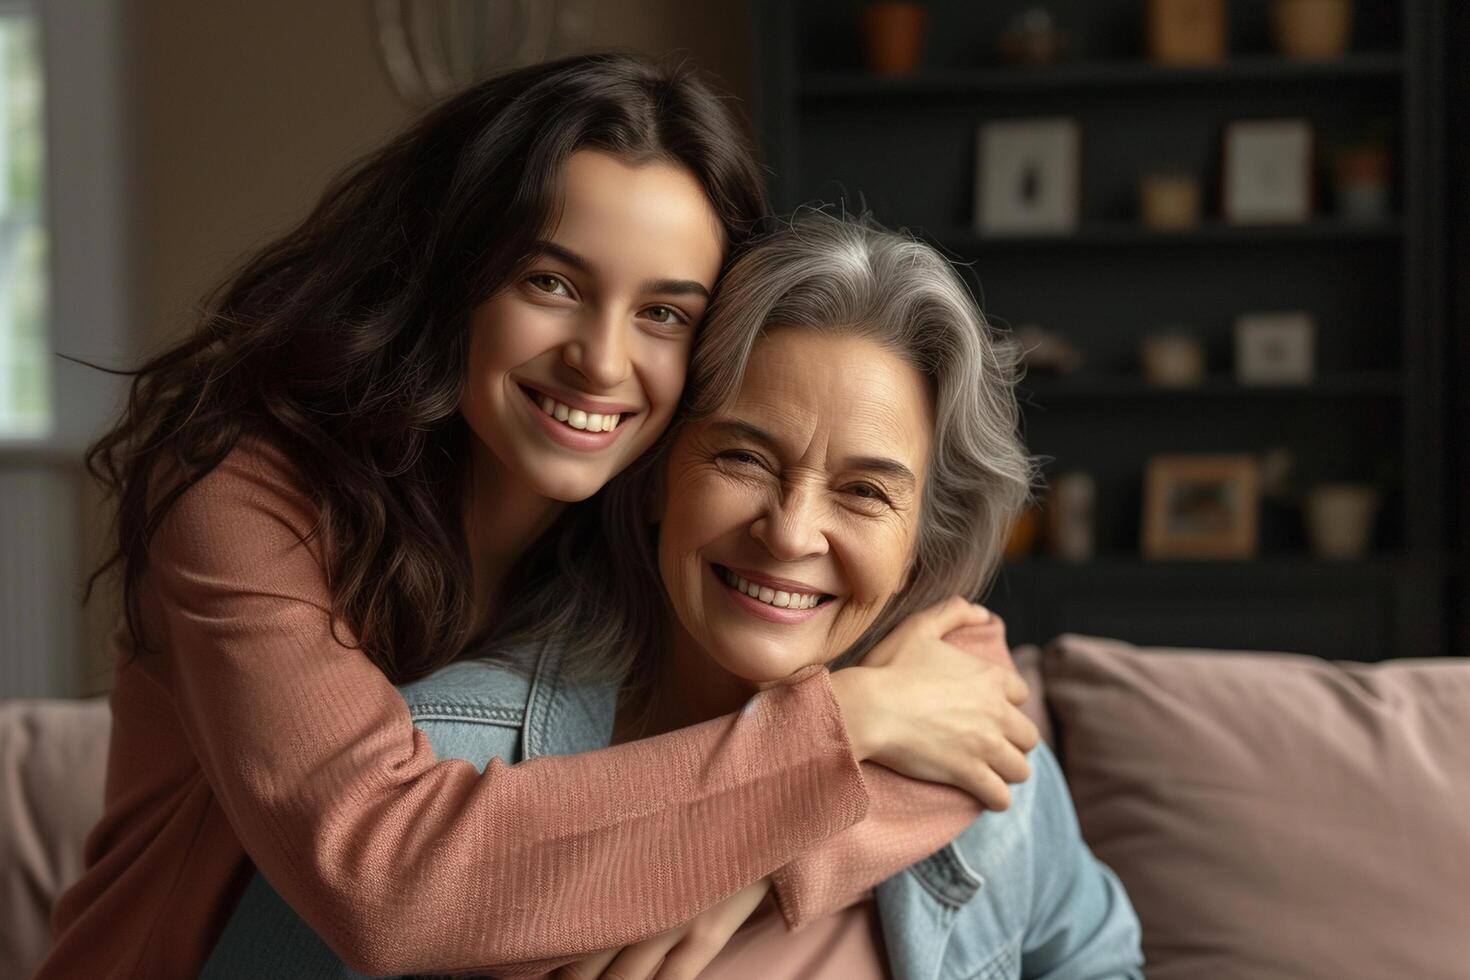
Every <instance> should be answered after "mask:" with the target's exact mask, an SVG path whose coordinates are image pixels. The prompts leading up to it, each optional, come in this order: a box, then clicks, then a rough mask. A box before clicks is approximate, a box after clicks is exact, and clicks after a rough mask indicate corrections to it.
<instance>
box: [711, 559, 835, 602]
mask: <svg viewBox="0 0 1470 980" xmlns="http://www.w3.org/2000/svg"><path fill="white" fill-rule="evenodd" d="M725 581H726V583H728V584H729V586H730V587H731V588H732V589H734V590H735V591H737V592H744V593H745V594H746V595H748V596H750V597H752V598H754V599H759V600H760V601H761V602H764V603H766V604H767V605H771V606H776V607H778V608H780V609H811V608H812V607H813V606H815V605H816V604H817V603H818V602H819V601H821V598H822V597H821V596H820V595H819V594H817V593H815V592H783V591H780V590H777V589H772V588H768V587H767V586H764V585H757V584H755V583H754V582H748V581H746V580H745V579H743V578H741V577H740V576H739V575H736V574H735V573H734V572H732V571H730V570H729V569H728V568H727V569H725Z"/></svg>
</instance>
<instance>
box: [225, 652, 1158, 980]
mask: <svg viewBox="0 0 1470 980" xmlns="http://www.w3.org/2000/svg"><path fill="white" fill-rule="evenodd" d="M514 656H515V657H519V658H520V659H521V662H522V663H523V664H525V665H526V667H527V669H526V670H524V671H517V670H516V669H514V668H512V667H508V666H505V665H502V664H492V663H488V662H485V661H461V662H458V663H455V664H451V665H450V666H448V667H445V668H443V669H442V670H439V671H437V672H436V673H434V674H432V675H430V676H429V677H426V678H424V679H422V680H419V681H416V682H414V683H412V684H408V685H406V686H404V687H403V688H402V693H403V697H404V700H405V701H406V702H407V704H408V707H409V711H410V713H411V714H412V716H413V720H414V724H415V725H416V726H417V727H418V728H419V729H420V730H421V731H422V732H423V733H424V734H425V735H426V736H428V738H429V741H430V742H431V743H432V745H433V747H434V751H435V753H436V754H437V755H438V756H439V757H440V758H459V759H466V760H468V761H469V762H471V763H473V764H474V765H475V766H476V767H477V768H479V769H481V770H483V769H484V768H485V766H487V765H488V764H489V762H490V760H491V759H493V758H497V757H498V758H500V759H503V760H504V761H505V762H506V763H508V764H509V763H515V762H521V761H524V760H527V759H533V758H535V757H537V756H541V755H570V754H574V753H580V752H588V751H592V750H594V749H599V748H603V747H605V746H607V745H608V744H610V742H611V740H612V728H613V716H614V712H615V709H616V706H617V687H616V685H614V684H611V683H607V684H573V683H571V682H569V681H568V680H567V679H566V678H565V677H564V676H563V670H562V665H563V663H564V657H565V650H564V649H562V648H560V647H559V646H558V645H556V644H546V645H544V646H541V647H540V648H539V649H535V650H523V651H518V652H517V653H516V654H515V655H514ZM1029 761H1030V763H1031V778H1030V779H1028V780H1027V781H1026V782H1024V783H1020V784H1018V785H1015V786H1013V787H1012V788H1011V806H1010V808H1009V809H1007V810H1004V811H1002V812H998V813H985V814H983V815H982V816H981V817H980V818H979V819H977V820H976V821H975V822H974V823H972V824H971V825H970V826H969V827H968V828H966V829H965V830H964V831H963V832H961V834H960V835H959V837H957V838H955V840H953V841H952V842H951V843H949V844H948V845H946V846H945V847H943V848H941V849H940V850H938V851H936V852H935V853H934V854H932V855H930V856H929V857H927V858H925V859H923V860H922V861H919V862H917V863H915V864H912V865H910V866H909V867H908V868H906V869H904V870H903V871H901V872H899V873H898V874H896V875H894V876H893V877H891V878H889V879H887V880H886V881H883V882H881V883H879V884H878V886H877V887H876V889H875V897H876V900H877V905H878V915H879V919H880V921H881V922H882V928H883V939H884V944H885V946H886V948H887V953H888V960H889V963H888V967H889V970H890V972H891V973H892V975H893V977H894V978H895V980H1002V978H1007V980H1009V978H1019V977H1035V978H1046V980H1101V978H1115V977H1126V978H1135V980H1141V978H1142V976H1143V973H1142V965H1143V955H1142V952H1141V949H1140V930H1139V924H1138V918H1137V916H1136V915H1135V914H1134V911H1133V906H1132V905H1131V903H1130V902H1129V901H1128V896H1127V894H1126V892H1125V891H1124V890H1123V885H1122V883H1121V882H1120V881H1119V880H1118V878H1117V876H1116V875H1115V874H1114V873H1113V872H1112V870H1111V869H1109V868H1108V867H1107V866H1105V865H1104V864H1102V863H1101V862H1100V861H1098V860H1097V859H1096V858H1095V857H1094V856H1093V855H1092V852H1091V851H1090V850H1089V849H1088V847H1087V845H1086V843H1084V842H1083V840H1082V836H1081V834H1080V832H1079V830H1078V826H1077V818H1076V814H1075V812H1074V811H1073V808H1072V801H1071V797H1070V796H1069V794H1068V792H1067V786H1066V783H1065V782H1064V781H1063V778H1062V774H1061V770H1060V768H1059V767H1058V765H1057V761H1056V758H1055V757H1054V756H1053V755H1052V753H1051V751H1050V749H1048V748H1047V746H1046V745H1045V744H1044V743H1043V744H1042V745H1039V746H1038V747H1037V748H1036V749H1034V750H1032V752H1031V753H1030V755H1029ZM201 975H202V976H204V977H211V978H218V977H262V976H281V977H285V976H291V977H359V976H360V974H357V973H354V972H353V971H352V970H350V969H348V968H347V967H346V966H345V965H344V964H343V963H342V962H341V960H340V959H339V958H338V957H337V955H336V954H335V953H333V952H332V950H331V949H330V948H329V947H328V946H327V945H326V943H324V942H323V941H322V940H321V939H320V938H319V937H318V936H317V935H316V934H315V933H314V932H313V931H312V930H311V928H310V927H309V926H307V925H306V923H305V922H304V921H302V919H301V918H300V917H299V916H298V915H297V914H296V913H295V912H294V911H293V910H292V909H291V908H290V906H288V905H287V904H286V902H285V900H284V899H282V898H281V897H280V895H279V894H278V893H277V892H276V891H275V890H274V889H273V888H272V887H271V886H270V884H269V883H268V882H267V881H266V880H265V878H264V877H263V876H261V875H260V874H259V873H258V872H257V873H256V875H255V877H254V879H253V880H252V881H251V882H250V884H249V886H248V887H247V888H246V891H245V893H244V895H243V896H242V897H241V899H240V903H239V905H238V906H237V907H236V909H235V911H234V914H233V915H232V917H231V918H230V921H229V922H228V923H227V925H226V927H225V930H224V933H223V934H222V935H221V937H220V939H219V942H218V943H217V944H216V945H215V948H214V951H213V954H212V955H211V957H210V959H209V962H208V963H207V964H206V965H205V968H204V971H203V973H202V974H201Z"/></svg>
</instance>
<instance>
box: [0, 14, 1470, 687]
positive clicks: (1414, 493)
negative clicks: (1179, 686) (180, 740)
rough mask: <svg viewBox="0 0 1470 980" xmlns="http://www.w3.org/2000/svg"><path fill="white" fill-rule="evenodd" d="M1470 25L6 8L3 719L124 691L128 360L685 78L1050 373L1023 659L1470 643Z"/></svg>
mask: <svg viewBox="0 0 1470 980" xmlns="http://www.w3.org/2000/svg"><path fill="white" fill-rule="evenodd" d="M1467 41H1470V12H1467V9H1466V5H1465V4H1460V3H1451V2H1449V0H1087V2H1083V0H1055V2H1051V3H1040V4H1038V3H1026V2H1014V0H995V2H990V3H984V4H976V3H967V2H962V0H931V2H927V3H864V2H859V0H803V2H787V3H780V2H766V0H756V2H749V0H710V2H701V3H680V2H675V0H605V2H600V3H594V2H591V0H562V2H556V0H323V2H318V3H312V4H300V3H292V2H286V0H251V2H245V0H217V2H211V3H208V4H199V3H186V2H183V0H32V2H22V0H0V86H3V92H0V164H3V167H4V176H3V178H0V698H6V697H22V696H71V695H77V694H83V693H89V692H94V691H98V690H101V689H103V688H105V687H106V686H107V684H108V681H109V673H110V671H109V665H108V663H107V646H106V639H107V636H108V634H109V633H110V632H111V630H112V628H113V626H114V624H115V621H116V616H117V605H116V596H115V595H114V594H112V593H113V591H114V590H112V589H110V588H105V589H102V590H101V591H99V592H98V593H94V597H93V600H92V602H91V603H90V604H89V605H88V606H87V607H86V608H85V609H83V608H82V606H81V605H80V596H81V591H82V582H83V579H84V577H85V574H86V573H87V572H89V571H90V570H91V569H92V568H93V567H94V566H95V563H96V560H97V559H98V558H99V557H100V556H102V555H103V554H104V547H105V546H106V544H107V540H106V537H105V535H106V533H107V527H108V525H107V520H108V515H107V513H106V512H105V510H104V509H103V508H102V507H101V506H100V495H99V494H98V492H97V490H96V488H95V487H94V486H93V485H92V484H91V482H90V480H89V478H87V477H86V475H85V473H84V471H83V470H82V467H81V453H82V450H83V448H84V447H85V446H86V444H87V443H88V442H89V441H90V440H91V439H92V438H94V437H95V436H96V435H97V434H98V433H99V432H100V431H101V429H102V428H103V426H104V425H105V424H106V423H107V421H108V420H109V419H110V418H112V417H113V416H114V415H115V414H116V413H117V412H118V411H119V409H120V407H121V404H122V399H123V397H124V393H125V387H124V385H123V384H122V383H120V381H119V379H116V378H113V377H110V376H108V375H106V374H103V373H100V372H97V371H93V370H89V369H87V368H85V367H82V366H80V365H77V364H75V363H71V362H68V361H65V360H63V359H62V358H60V357H57V356H56V352H60V353H63V354H67V355H70V356H73V357H78V358H83V359H86V360H91V361H94V362H97V363H101V364H106V365H111V366H115V367H127V366H131V365H132V364H134V363H136V362H137V361H138V360H139V359H140V358H142V357H143V356H145V355H147V354H149V353H155V352H157V351H159V350H161V349H162V348H164V347H165V346H167V345H169V344H171V343H173V342H175V341H176V340H177V339H179V338H180V337H181V336H182V335H183V334H184V333H185V332H186V331H188V330H189V329H190V327H191V326H192V324H193V321H194V315H195V311H196V310H197V308H198V306H199V304H200V303H201V302H202V301H203V298H204V296H205V293H206V292H207V290H208V289H209V288H211V287H212V286H214V285H215V284H216V283H217V282H218V281H219V279H220V278H221V277H222V276H224V275H225V274H226V273H227V272H228V271H229V270H230V269H232V268H233V267H234V266H235V265H236V264H237V263H238V262H240V261H241V260H242V259H243V258H244V257H245V255H246V254H247V253H249V252H250V251H251V250H253V249H254V248H257V247H259V246H261V245H263V244H265V243H266V242H267V241H269V240H270V239H271V238H272V237H274V236H275V235H277V234H279V233H281V232H283V231H284V230H286V229H287V228H288V227H289V226H290V225H292V224H293V223H294V222H295V221H297V220H298V219H299V218H301V217H302V216H303V215H304V213H305V212H306V210H307V209H308V208H309V207H310V206H311V205H312V203H313V202H314V201H315V200H316V197H317V195H318V194H319V193H320V192H321V190H322V189H323V187H324V186H325V184H326V183H327V181H328V179H329V178H330V177H331V176H332V175H333V174H334V173H336V172H337V171H338V170H340V169H341V168H343V167H344V166H346V165H347V164H348V163H349V162H351V161H352V160H353V159H354V158H356V157H357V156H358V155H360V154H362V153H364V152H366V151H368V150H369V149H371V148H373V147H374V146H376V145H377V144H378V143H380V142H381V141H383V140H384V139H386V138H387V137H388V136H389V135H391V134H393V133H394V132H395V131H397V130H398V129H399V128H401V127H402V126H404V125H405V124H407V123H408V121H409V120H411V119H412V118H414V117H415V116H416V115H417V114H418V113H419V112H421V111H422V109H423V107H424V106H425V105H427V104H428V103H429V102H431V101H432V100H433V99H434V98H436V97H438V96H439V95H441V94H443V93H445V92H447V91H452V90H453V89H454V88H455V87H457V86H459V85H463V84H466V83H468V82H469V81H471V80H473V79H474V78H475V77H478V75H480V74H483V73H486V72H491V71H495V70H500V69H503V68H506V67H510V66H512V65H515V64H521V63H526V62H529V61H535V60H539V59H542V58H546V57H552V56H556V55H559V54H563V53H570V52H573V51H578V50H588V49H596V48H632V49H638V50H644V51H650V52H660V53H669V54H672V55H675V56H687V57H689V58H691V59H693V60H694V61H695V62H696V63H697V64H699V65H700V66H702V67H703V68H704V69H705V70H707V71H708V72H709V73H710V74H711V75H713V76H714V77H715V79H716V81H717V82H718V84H720V85H721V86H722V87H723V88H724V89H726V90H727V91H728V92H729V93H730V94H731V96H732V97H733V98H734V99H736V100H737V101H738V103H739V106H740V108H741V109H742V110H743V111H744V113H745V115H746V116H747V117H748V118H749V120H750V124H751V127H752V134H753V137H754V138H755V139H756V140H757V142H758V144H759V146H760V148H761V152H762V154H763V156H764V158H765V160H766V161H767V163H768V166H769V169H770V174H771V191H772V195H773V198H774V201H775V203H776V205H777V206H778V207H779V208H781V209H783V210H790V209H793V208H796V207H798V206H800V205H803V204H811V203H817V202H829V203H835V204H839V205H840V206H844V207H846V208H847V209H849V210H861V209H867V210H871V211H872V212H873V213H874V215H875V216H876V217H877V218H878V219H879V220H881V221H883V222H884V223H886V224H888V225H890V226H897V227H905V228H908V229H909V230H911V231H913V232H915V233H917V234H920V235H923V236H924V237H925V238H927V239H928V240H930V241H932V242H934V243H935V244H937V245H939V246H940V247H942V248H943V249H944V250H945V251H946V253H947V254H949V255H950V256H951V258H953V259H954V260H955V261H956V262H957V263H960V264H961V267H962V271H963V273H964V275H965V276H966V278H967V279H968V280H969V282H970V284H971V286H972V288H973V289H974V290H975V294H976V296H977V298H978V299H979V300H980V301H981V303H982V306H983V308H984V310H985V312H986V314H987V316H989V317H990V318H991V320H992V322H994V323H996V324H997V325H998V326H1004V327H1006V328H1009V329H1011V330H1013V331H1015V335H1016V337H1017V338H1018V339H1019V340H1020V341H1021V342H1022V343H1023V345H1024V347H1025V349H1026V350H1027V376H1026V378H1025V380H1024V381H1023V382H1022V386H1021V389H1022V390H1021V395H1022V403H1023V425H1024V427H1025V434H1026V437H1027V440H1028V443H1029V445H1030V447H1031V449H1032V451H1033V452H1034V453H1037V454H1039V455H1041V456H1042V457H1043V459H1044V461H1045V466H1044V472H1045V475H1046V478H1047V485H1046V487H1045V488H1043V489H1042V492H1041V493H1040V494H1039V504H1038V507H1037V508H1036V509H1035V510H1034V511H1033V512H1031V513H1028V514H1027V515H1026V516H1025V517H1024V519H1023V520H1022V521H1021V523H1020V525H1019V526H1018V528H1017V532H1016V534H1015V536H1014V537H1013V539H1012V541H1011V543H1010V546H1009V548H1008V559H1007V562H1006V566H1005V569H1004V571H1003V572H1002V574H1001V576H1000V578H999V580H998V581H997V582H996V584H995V586H994V588H993V590H992V591H991V593H990V594H989V595H988V596H987V597H986V602H987V604H989V605H990V606H992V607H993V608H995V609H996V610H998V611H1000V612H1001V614H1002V615H1004V616H1005V617H1006V619H1007V622H1008V624H1009V627H1010V635H1011V639H1012V641H1013V642H1023V641H1031V642H1044V641H1045V640H1047V639H1049V638H1051V637H1052V636H1055V635H1057V634H1058V633H1062V632H1074V633H1090V634H1096V635H1103V636H1113V637H1119V638H1123V639H1127V640H1130V641H1133V642H1135V643H1140V644H1167V645H1176V646H1192V647H1217V648H1228V649H1262V650H1291V651H1296V652H1301V653H1310V654H1315V655H1318V656H1324V657H1332V658H1346V659H1356V660H1379V659H1383V658H1387V657H1398V656H1436V655H1444V654H1450V653H1460V654H1463V653H1464V652H1465V650H1466V649H1467V645H1466V642H1467V641H1470V525H1467V519H1466V518H1467V516H1470V509H1467V504H1466V498H1465V495H1464V494H1462V493H1458V492H1456V491H1457V489H1458V488H1459V487H1460V486H1461V485H1462V484H1463V483H1464V481H1465V478H1466V477H1467V475H1470V473H1467V470H1470V466H1467V461H1470V424H1467V423H1470V408H1467V402H1466V395H1465V394H1464V393H1463V392H1462V390H1461V388H1460V386H1459V385H1458V384H1457V382H1458V380H1459V377H1460V376H1461V375H1462V374H1464V373H1465V369H1466V368H1470V350H1467V343H1466V339H1467V338H1466V330H1465V329H1464V328H1465V326H1466V323H1467V316H1470V243H1467V231H1466V221H1465V218H1466V215H1467V211H1470V188H1467V182H1466V178H1465V175H1466V173H1467V172H1470V159H1467V157H1470V153H1467V139H1466V128H1465V127H1466V122H1467V120H1466V110H1465V108H1464V106H1465V103H1466V99H1467V96H1470V68H1467V64H1466V48H1467V47H1470V45H1467Z"/></svg>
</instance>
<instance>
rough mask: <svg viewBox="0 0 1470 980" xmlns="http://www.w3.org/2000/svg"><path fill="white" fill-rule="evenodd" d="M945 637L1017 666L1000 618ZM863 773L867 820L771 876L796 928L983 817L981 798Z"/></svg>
mask: <svg viewBox="0 0 1470 980" xmlns="http://www.w3.org/2000/svg"><path fill="white" fill-rule="evenodd" d="M944 639H945V640H946V642H949V643H951V644H953V645H955V646H957V647H959V648H960V649H962V650H964V651H965V652H966V653H969V654H971V655H972V656H975V657H977V658H980V659H983V660H988V661H990V662H992V663H995V664H999V665H1001V666H1004V667H1009V668H1011V669H1014V668H1015V665H1014V663H1013V662H1012V660H1011V651H1010V647H1009V646H1008V645H1007V644H1006V629H1005V621H1004V620H1002V619H1001V618H1000V617H999V616H995V615H994V614H992V618H991V620H990V622H988V623H986V624H984V625H983V626H969V627H965V628H964V629H959V630H955V631H953V632H951V633H949V634H947V635H946V636H945V637H944ZM862 771H863V781H864V782H866V783H867V786H868V797H869V799H870V801H871V802H870V803H869V806H868V815H867V816H866V817H864V818H863V819H862V820H861V821H859V822H858V823H856V824H853V825H852V826H851V827H848V828H847V829H846V830H843V831H841V832H839V833H837V834H835V835H833V836H832V837H829V838H828V839H826V840H824V841H822V842H821V843H819V844H817V845H816V846H814V847H812V848H811V849H810V850H808V851H806V852H805V853H803V854H801V855H800V856H798V857H797V858H795V859H794V860H792V861H791V862H790V863H788V864H786V865H785V866H783V867H782V868H781V869H780V870H778V871H777V872H776V873H775V874H773V875H772V876H771V882H772V886H773V888H774V891H775V895H776V901H777V904H778V905H779V907H780V909H781V914H782V916H783V917H784V918H785V920H786V925H787V926H788V928H790V929H793V930H795V929H800V928H801V927H802V926H804V925H806V924H807V923H808V922H812V921H814V920H816V919H819V918H821V917H822V916H824V915H829V914H831V913H832V912H836V911H837V910H839V909H844V908H846V907H848V906H849V905H852V904H853V903H854V902H856V901H858V900H859V899H860V898H861V897H862V896H863V895H864V894H865V893H866V892H867V891H868V890H869V889H870V888H872V887H873V886H874V885H876V884H878V883H879V882H881V881H883V880H885V879H887V878H889V877H891V876H892V875H894V874H897V873H898V872H899V871H901V870H903V869H904V868H906V867H908V866H909V865H911V864H913V863H915V862H916V861H921V860H923V859H924V858H926V857H928V856H929V855H930V854H933V853H934V852H935V851H937V850H939V849H940V848H941V847H943V846H944V845H946V844H948V843H949V842H950V841H952V840H954V838H955V837H957V836H959V834H960V832H961V831H962V830H964V829H965V828H966V827H968V826H969V825H970V824H971V823H973V822H974V821H975V819H976V818H977V817H979V816H980V814H981V813H982V812H984V807H982V806H981V805H980V803H979V802H978V801H976V799H975V797H973V796H971V795H970V794H969V793H966V792H965V791H963V790H960V789H956V788H955V787H953V786H948V785H945V784H942V783H930V782H924V781H923V780H918V779H910V778H909V777H907V776H901V775H899V774H898V773H896V772H894V771H893V770H892V769H888V768H886V767H884V766H880V765H877V764H876V763H872V762H864V763H862Z"/></svg>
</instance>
